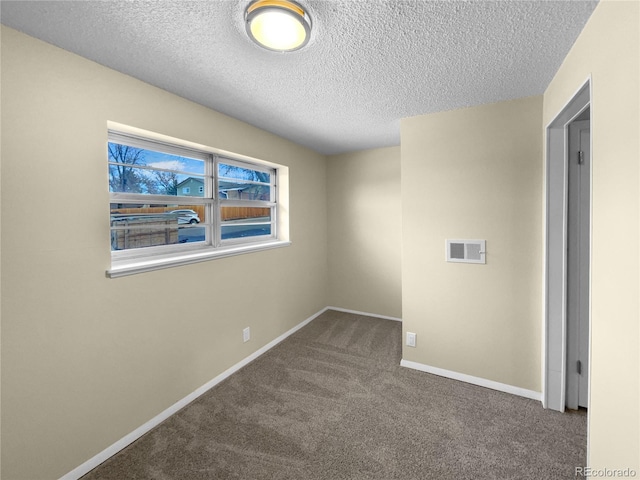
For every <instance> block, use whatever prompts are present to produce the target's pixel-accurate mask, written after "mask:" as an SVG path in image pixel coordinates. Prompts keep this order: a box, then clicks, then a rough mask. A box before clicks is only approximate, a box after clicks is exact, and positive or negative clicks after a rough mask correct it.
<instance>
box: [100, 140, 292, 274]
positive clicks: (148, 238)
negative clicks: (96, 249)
mask: <svg viewBox="0 0 640 480" xmlns="http://www.w3.org/2000/svg"><path fill="white" fill-rule="evenodd" d="M108 168H109V192H110V206H109V207H110V235H111V259H112V268H111V270H109V271H108V272H107V274H108V275H109V276H111V277H113V276H119V275H121V274H122V275H124V274H130V273H138V272H140V271H147V270H155V269H157V268H164V267H166V266H171V265H181V264H184V263H192V262H193V261H201V260H206V259H209V258H211V257H216V256H223V255H224V256H226V255H229V254H237V253H244V252H246V251H252V250H255V249H262V248H272V247H273V246H282V243H285V244H288V242H282V241H280V240H281V239H279V238H278V232H277V228H276V227H277V223H276V218H277V214H278V203H277V192H276V179H277V176H278V170H277V169H276V168H274V167H271V166H269V165H264V164H261V163H257V162H256V163H252V162H248V161H246V160H244V159H236V158H231V156H226V155H225V156H222V155H218V154H216V153H212V152H209V151H206V150H198V149H191V148H188V147H183V146H180V145H173V144H168V143H161V142H156V141H152V140H148V139H144V138H140V137H135V136H130V135H127V134H123V133H119V132H114V131H110V132H109V142H108ZM192 192H193V193H192ZM195 192H197V193H195ZM254 247H256V248H254Z"/></svg>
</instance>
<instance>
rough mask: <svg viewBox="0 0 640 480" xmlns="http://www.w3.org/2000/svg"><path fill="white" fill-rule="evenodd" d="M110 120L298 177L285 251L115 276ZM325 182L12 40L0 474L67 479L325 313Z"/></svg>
mask: <svg viewBox="0 0 640 480" xmlns="http://www.w3.org/2000/svg"><path fill="white" fill-rule="evenodd" d="M212 88H215V86H214V85H212ZM107 121H113V122H118V123H121V124H125V125H129V126H132V127H137V128H141V129H144V130H148V131H151V132H156V133H159V134H163V135H168V136H171V137H174V138H179V139H182V140H186V141H190V142H195V143H198V144H201V145H207V146H211V147H215V148H220V149H224V150H227V151H230V152H235V153H239V154H243V155H248V156H252V157H256V158H260V159H263V160H266V161H271V162H275V163H279V164H281V165H285V166H287V167H289V177H290V239H291V241H292V242H293V243H292V245H291V246H290V247H284V248H279V249H274V250H268V251H262V252H256V253H251V254H245V255H240V256H235V257H228V258H222V259H217V260H212V261H208V262H203V263H198V264H193V265H187V266H182V267H176V268H170V269H165V270H160V271H155V272H151V273H144V274H138V275H133V276H128V277H123V278H117V279H108V278H106V277H105V270H106V269H107V268H109V265H110V241H109V208H108V203H109V193H108V174H107V164H106V142H107ZM325 179H326V160H325V158H324V156H322V155H319V154H316V153H314V152H312V151H310V150H308V149H305V148H302V147H300V146H297V145H295V144H293V143H291V142H288V141H285V140H283V139H280V138H279V137H277V136H274V135H272V134H269V133H267V132H264V131H261V130H259V129H257V128H254V127H251V126H249V125H247V124H245V123H242V122H240V121H237V120H234V119H232V118H229V117H226V116H224V115H222V114H219V113H217V112H214V111H212V110H209V109H207V108H204V107H201V106H198V105H196V104H194V103H191V102H189V101H186V100H184V99H182V98H179V97H177V96H175V95H172V94H169V93H167V92H165V91H162V90H160V89H157V88H155V87H152V86H150V85H148V84H145V83H142V82H140V81H138V80H135V79H133V78H131V77H128V76H125V75H122V74H120V73H118V72H115V71H113V70H109V69H107V68H105V67H102V66H100V65H98V64H96V63H93V62H90V61H88V60H86V59H83V58H81V57H79V56H76V55H72V54H70V53H68V52H65V51H63V50H61V49H59V48H55V47H53V46H50V45H48V44H46V43H43V42H41V41H38V40H35V39H33V38H31V37H28V36H25V35H23V34H21V33H18V32H16V31H15V30H12V29H8V28H5V27H3V28H2V226H3V228H2V247H3V248H2V320H3V324H2V478H6V479H11V480H35V479H38V480H44V479H55V478H59V477H60V476H62V475H64V474H66V473H67V472H69V471H71V470H72V469H74V468H76V467H77V466H79V465H80V464H82V463H83V462H85V461H86V460H88V459H89V458H91V457H92V456H94V455H95V454H97V453H99V452H100V451H102V450H103V449H105V448H106V447H108V446H110V445H111V444H113V443H114V442H116V441H117V440H119V439H121V438H122V437H123V436H125V435H126V434H128V433H130V432H132V431H133V430H134V429H136V428H138V427H139V426H141V425H142V424H144V423H145V422H147V421H148V420H150V419H151V418H153V417H154V416H155V415H157V414H159V413H160V412H162V411H163V410H164V409H166V408H167V407H169V406H171V405H172V404H174V403H175V402H176V401H178V400H180V399H182V398H184V397H185V396H186V395H188V394H189V393H191V392H193V391H194V390H195V389H197V388H198V387H200V386H201V385H203V384H205V383H206V382H208V381H209V380H211V379H212V378H214V377H216V376H217V375H218V374H220V373H221V372H223V371H224V370H226V369H227V368H229V367H231V366H233V365H234V364H236V363H237V362H239V361H240V360H242V359H243V358H245V357H247V356H249V355H250V354H251V353H253V352H254V351H256V350H258V349H259V348H260V347H262V346H263V345H265V344H267V343H268V342H270V341H271V340H273V339H274V338H276V337H278V336H279V335H281V334H282V333H284V332H286V331H287V330H289V329H290V328H292V327H294V326H295V325H297V324H298V323H300V322H302V321H303V320H305V319H306V318H308V317H309V316H310V315H312V314H314V313H315V312H317V311H319V310H320V309H321V308H323V307H324V306H325V305H326V282H327V266H326V262H327V260H326V259H327V252H326V228H327V223H326V222H327V220H326V184H325ZM247 326H250V327H251V333H252V336H251V341H250V342H247V343H243V342H242V329H243V328H244V327H247Z"/></svg>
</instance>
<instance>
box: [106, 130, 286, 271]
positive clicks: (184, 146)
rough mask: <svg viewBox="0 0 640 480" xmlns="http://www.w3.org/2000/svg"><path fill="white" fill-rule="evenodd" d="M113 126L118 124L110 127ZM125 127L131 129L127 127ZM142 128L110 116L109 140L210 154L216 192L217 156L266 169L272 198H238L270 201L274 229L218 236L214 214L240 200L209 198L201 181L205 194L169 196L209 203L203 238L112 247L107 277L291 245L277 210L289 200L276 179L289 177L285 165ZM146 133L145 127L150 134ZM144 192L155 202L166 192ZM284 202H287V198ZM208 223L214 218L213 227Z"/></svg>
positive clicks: (126, 197)
mask: <svg viewBox="0 0 640 480" xmlns="http://www.w3.org/2000/svg"><path fill="white" fill-rule="evenodd" d="M112 125H113V126H112ZM114 126H117V127H116V128H114ZM118 127H124V128H118ZM128 130H131V131H130V132H129V131H128ZM143 132H144V131H142V130H139V129H133V128H130V127H126V126H122V125H120V124H115V123H114V122H109V138H108V141H109V142H115V143H125V144H127V145H131V146H136V147H139V148H144V149H149V150H155V151H160V152H164V153H168V154H178V155H184V154H185V150H187V151H190V154H191V155H190V156H193V157H194V158H202V157H209V158H212V161H211V163H210V164H209V165H210V168H212V169H213V170H214V175H213V182H214V183H215V184H216V185H211V188H212V190H213V192H217V188H216V187H217V181H218V162H222V163H225V164H232V165H237V166H240V167H243V168H250V169H252V170H258V171H264V172H268V173H270V174H271V179H272V180H271V182H270V183H271V186H272V187H273V188H272V194H273V198H272V201H270V202H266V201H247V202H246V203H245V202H244V201H243V202H241V203H242V206H248V205H247V203H250V204H251V206H260V207H271V208H272V218H271V221H270V222H268V223H269V224H270V225H271V232H272V234H271V235H265V236H254V237H240V238H234V239H224V240H222V239H221V236H220V233H221V226H222V222H221V220H220V219H219V218H218V217H219V215H220V213H219V212H220V208H221V207H222V206H225V205H228V206H233V205H237V203H238V201H237V200H232V201H229V200H226V199H223V198H220V197H219V196H215V195H212V196H213V197H215V198H208V197H207V196H206V195H208V194H209V187H208V186H207V187H205V192H204V193H205V197H191V196H179V195H178V196H171V201H172V202H173V201H178V202H180V201H182V202H183V203H185V202H186V203H193V204H204V205H205V207H206V208H208V209H210V221H209V222H208V223H207V225H209V228H207V234H206V240H205V241H203V242H197V243H191V244H179V245H163V246H156V247H143V248H139V249H138V248H136V249H131V250H121V251H111V268H109V269H108V270H107V271H106V276H107V277H109V278H118V277H122V276H127V275H133V274H138V273H144V272H150V271H155V270H161V269H165V268H171V267H176V266H182V265H189V264H192V263H198V262H203V261H209V260H213V259H216V258H224V257H229V256H234V255H241V254H246V253H252V252H258V251H262V250H271V249H274V248H281V247H286V246H289V245H291V242H290V241H289V239H288V231H289V228H288V220H287V221H286V222H283V221H282V219H281V218H280V216H279V210H280V209H281V208H282V201H281V200H282V198H286V199H287V200H288V192H287V195H285V197H281V193H282V191H281V185H279V183H280V182H281V180H284V179H285V178H286V179H287V181H288V168H287V167H284V166H282V165H277V164H273V163H271V162H266V161H264V160H259V159H254V158H251V157H246V156H243V155H236V154H232V153H229V152H226V151H222V150H218V149H214V148H211V147H206V146H201V145H196V144H192V143H190V142H183V141H180V140H178V139H173V138H170V137H165V136H161V135H157V134H153V133H151V132H144V133H143ZM145 133H148V135H146V134H145ZM196 155H197V156H196ZM281 174H282V178H281ZM207 175H208V173H207ZM247 183H256V184H264V183H260V182H250V181H247ZM283 183H284V182H283ZM139 196H142V195H139ZM143 196H144V198H145V199H146V200H147V201H153V202H157V203H162V202H166V197H164V198H163V199H160V198H152V197H156V196H152V195H143ZM134 197H136V195H135V194H126V193H111V194H110V202H111V203H113V202H119V203H126V202H127V201H135V200H139V199H137V198H134ZM286 203H288V201H287V202H286ZM286 207H287V208H286V210H288V205H287V206H286ZM211 223H213V227H212V228H211ZM265 224H266V223H265ZM210 232H213V236H214V238H211V234H210Z"/></svg>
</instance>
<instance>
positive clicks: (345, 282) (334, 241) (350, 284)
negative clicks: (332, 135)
mask: <svg viewBox="0 0 640 480" xmlns="http://www.w3.org/2000/svg"><path fill="white" fill-rule="evenodd" d="M327 205H328V218H329V231H328V242H329V252H330V255H329V285H328V299H329V305H331V306H334V307H341V308H347V309H351V310H358V311H361V312H368V313H375V314H378V315H387V316H391V317H401V316H402V298H401V287H400V284H401V278H400V277H401V275H400V267H401V265H400V256H401V255H400V252H401V225H402V224H401V208H400V147H390V148H379V149H374V150H365V151H361V152H355V153H347V154H343V155H335V156H331V157H329V160H328V165H327Z"/></svg>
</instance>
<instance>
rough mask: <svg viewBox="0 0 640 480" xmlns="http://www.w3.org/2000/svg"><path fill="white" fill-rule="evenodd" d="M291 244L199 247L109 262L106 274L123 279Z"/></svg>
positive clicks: (274, 242) (283, 242)
mask: <svg viewBox="0 0 640 480" xmlns="http://www.w3.org/2000/svg"><path fill="white" fill-rule="evenodd" d="M289 245H291V242H290V241H288V240H271V241H268V242H262V243H255V242H254V243H250V244H244V245H243V244H234V245H229V246H225V247H218V248H215V249H214V248H212V247H210V246H206V247H201V248H200V249H199V250H190V251H188V252H181V253H178V254H176V253H171V254H169V253H166V254H163V255H156V256H154V257H148V258H140V257H138V258H135V259H129V260H117V261H112V262H111V268H110V269H109V270H107V272H106V274H107V277H109V278H118V277H125V276H127V275H134V274H137V273H145V272H153V271H155V270H162V269H165V268H171V267H179V266H182V265H190V264H192V263H199V262H206V261H208V260H213V259H216V258H224V257H231V256H234V255H242V254H245V253H252V252H259V251H262V250H272V249H274V248H281V247H288V246H289Z"/></svg>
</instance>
